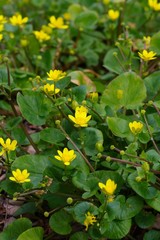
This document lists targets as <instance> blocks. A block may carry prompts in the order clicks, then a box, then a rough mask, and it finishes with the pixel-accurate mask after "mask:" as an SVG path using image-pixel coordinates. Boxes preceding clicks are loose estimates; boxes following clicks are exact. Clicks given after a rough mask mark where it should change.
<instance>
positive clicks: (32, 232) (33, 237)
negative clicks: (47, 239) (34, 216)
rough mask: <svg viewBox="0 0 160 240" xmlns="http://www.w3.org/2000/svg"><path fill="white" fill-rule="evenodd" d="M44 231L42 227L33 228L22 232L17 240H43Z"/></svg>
mask: <svg viewBox="0 0 160 240" xmlns="http://www.w3.org/2000/svg"><path fill="white" fill-rule="evenodd" d="M43 233H44V230H43V228H42V227H34V228H30V229H28V230H26V231H25V232H23V233H22V234H21V235H20V236H19V237H18V238H17V240H43Z"/></svg>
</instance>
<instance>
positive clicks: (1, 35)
mask: <svg viewBox="0 0 160 240" xmlns="http://www.w3.org/2000/svg"><path fill="white" fill-rule="evenodd" d="M2 39H3V34H1V33H0V41H1V40H2Z"/></svg>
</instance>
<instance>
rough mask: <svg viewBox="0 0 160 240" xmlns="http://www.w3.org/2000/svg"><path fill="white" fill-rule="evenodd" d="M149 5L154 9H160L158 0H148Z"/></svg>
mask: <svg viewBox="0 0 160 240" xmlns="http://www.w3.org/2000/svg"><path fill="white" fill-rule="evenodd" d="M148 5H149V6H150V8H152V9H153V10H154V11H160V3H158V2H157V0H148Z"/></svg>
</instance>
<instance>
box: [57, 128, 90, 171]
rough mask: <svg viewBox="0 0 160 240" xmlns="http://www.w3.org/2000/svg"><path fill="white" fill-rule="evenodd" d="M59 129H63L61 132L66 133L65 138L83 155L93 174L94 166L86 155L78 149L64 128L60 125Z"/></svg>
mask: <svg viewBox="0 0 160 240" xmlns="http://www.w3.org/2000/svg"><path fill="white" fill-rule="evenodd" d="M59 128H60V129H61V131H62V132H63V133H64V135H65V137H66V138H67V140H68V141H69V142H71V143H72V145H73V146H74V148H75V149H76V150H77V151H78V152H79V154H80V155H81V157H82V158H83V159H84V161H85V162H86V164H87V165H88V166H89V168H90V170H91V171H92V172H94V168H93V167H92V165H91V164H90V162H89V161H88V159H87V158H86V157H85V155H84V154H83V153H82V152H81V151H80V149H79V148H78V147H77V145H76V144H75V142H74V141H73V140H72V139H71V138H70V136H69V135H68V134H67V133H66V131H65V130H64V128H63V127H62V126H61V125H59Z"/></svg>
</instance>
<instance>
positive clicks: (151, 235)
mask: <svg viewBox="0 0 160 240" xmlns="http://www.w3.org/2000/svg"><path fill="white" fill-rule="evenodd" d="M151 239H154V240H159V239H160V231H156V230H150V231H148V232H146V233H145V234H144V238H143V240H151Z"/></svg>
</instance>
